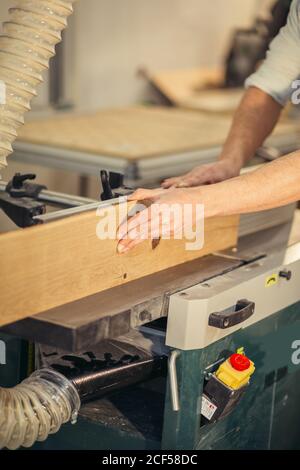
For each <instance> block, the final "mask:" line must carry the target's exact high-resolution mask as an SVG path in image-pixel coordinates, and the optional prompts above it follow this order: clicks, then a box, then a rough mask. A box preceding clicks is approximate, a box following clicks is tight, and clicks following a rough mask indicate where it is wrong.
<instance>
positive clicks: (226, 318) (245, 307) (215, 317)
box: [208, 299, 255, 330]
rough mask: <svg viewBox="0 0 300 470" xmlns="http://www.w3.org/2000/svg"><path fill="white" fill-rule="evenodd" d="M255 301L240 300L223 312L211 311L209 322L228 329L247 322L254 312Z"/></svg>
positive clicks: (216, 326)
mask: <svg viewBox="0 0 300 470" xmlns="http://www.w3.org/2000/svg"><path fill="white" fill-rule="evenodd" d="M254 310H255V303H254V302H251V301H249V300H245V299H243V300H239V301H238V302H237V303H236V305H234V306H233V307H230V308H227V309H226V310H223V311H222V312H215V313H211V315H210V316H209V321H208V324H209V326H213V327H214V328H219V329H221V330H226V329H227V328H231V327H232V326H235V325H239V324H240V323H243V322H245V321H246V320H248V318H250V317H251V316H252V315H253V314H254Z"/></svg>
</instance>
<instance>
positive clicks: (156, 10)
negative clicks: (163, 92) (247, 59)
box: [66, 0, 263, 108]
mask: <svg viewBox="0 0 300 470" xmlns="http://www.w3.org/2000/svg"><path fill="white" fill-rule="evenodd" d="M262 3H263V1H261V0H260V1H259V2H258V1H257V0H243V1H241V0H226V1H224V0H188V1H187V0H151V1H149V0H126V1H124V0H109V1H108V0H84V1H81V2H80V1H79V2H78V4H77V5H76V16H75V18H74V19H73V21H72V30H70V31H69V32H68V35H69V37H70V36H72V44H73V47H72V48H71V49H72V52H73V54H75V55H76V58H75V63H72V72H71V73H68V74H67V80H68V84H67V87H66V88H67V89H68V90H69V92H70V90H72V92H73V96H74V98H75V102H76V104H78V105H80V106H81V107H84V108H94V107H99V106H100V107H108V106H124V105H128V104H132V103H135V102H143V101H145V100H148V99H149V98H150V97H151V96H150V95H149V88H148V87H147V84H145V82H144V80H143V79H141V78H138V77H137V70H138V69H139V68H140V67H142V66H146V67H148V68H149V69H150V70H159V69H166V68H181V67H198V66H214V65H218V64H220V62H221V61H222V59H223V55H224V53H225V52H226V51H227V48H228V44H229V40H230V37H231V32H232V29H233V28H235V27H243V26H248V25H249V24H250V23H251V21H252V19H253V17H254V14H255V11H257V9H258V4H259V5H260V7H261V6H262ZM69 60H70V59H69ZM75 77H76V78H75Z"/></svg>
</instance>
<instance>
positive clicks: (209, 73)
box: [142, 67, 224, 106]
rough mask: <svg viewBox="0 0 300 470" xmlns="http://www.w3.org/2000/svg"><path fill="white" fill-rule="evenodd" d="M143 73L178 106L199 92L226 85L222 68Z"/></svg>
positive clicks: (145, 71)
mask: <svg viewBox="0 0 300 470" xmlns="http://www.w3.org/2000/svg"><path fill="white" fill-rule="evenodd" d="M142 73H143V75H144V76H145V77H146V78H147V80H149V81H150V83H152V85H154V87H156V88H157V89H158V90H159V91H160V92H161V93H162V94H163V95H164V96H165V97H166V98H168V100H170V101H171V102H172V103H173V104H175V105H177V106H180V105H181V104H182V103H184V102H185V100H187V99H189V98H190V97H191V95H193V94H195V93H196V92H197V91H200V90H203V89H212V88H214V89H216V88H221V87H222V85H223V83H224V70H223V68H222V67H218V68H206V67H197V68H191V69H171V70H158V71H156V72H153V73H152V72H151V71H149V70H143V71H142Z"/></svg>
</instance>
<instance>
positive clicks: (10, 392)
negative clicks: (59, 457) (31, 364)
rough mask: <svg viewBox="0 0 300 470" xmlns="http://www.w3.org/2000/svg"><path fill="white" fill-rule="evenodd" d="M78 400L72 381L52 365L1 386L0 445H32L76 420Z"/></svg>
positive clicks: (16, 447)
mask: <svg viewBox="0 0 300 470" xmlns="http://www.w3.org/2000/svg"><path fill="white" fill-rule="evenodd" d="M80 406H81V402H80V397H79V395H78V392H77V390H76V388H75V387H74V385H73V384H72V383H71V382H70V381H69V380H67V379H66V378H65V377H64V376H63V375H61V374H59V373H58V372H56V371H54V370H52V369H41V370H39V371H36V372H35V373H34V374H32V375H31V377H29V378H28V379H26V380H24V381H23V382H22V383H21V384H19V385H17V386H16V387H15V388H11V389H4V388H0V449H3V448H7V449H10V450H15V449H18V448H19V447H27V448H28V447H31V446H33V444H34V443H35V442H37V441H39V442H41V441H45V440H46V439H47V437H48V436H49V435H50V434H55V433H56V432H58V431H59V429H60V428H61V426H62V425H63V424H64V423H67V422H69V421H71V422H73V423H74V422H76V420H77V415H78V411H79V409H80Z"/></svg>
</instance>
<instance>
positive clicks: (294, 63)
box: [246, 0, 300, 106]
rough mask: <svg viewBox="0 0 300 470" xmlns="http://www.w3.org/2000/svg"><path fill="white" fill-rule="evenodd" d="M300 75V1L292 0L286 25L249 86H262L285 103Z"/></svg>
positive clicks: (282, 103)
mask: <svg viewBox="0 0 300 470" xmlns="http://www.w3.org/2000/svg"><path fill="white" fill-rule="evenodd" d="M299 77H300V0H293V2H292V5H291V10H290V14H289V17H288V22H287V25H286V26H285V27H284V28H282V29H281V31H280V33H279V34H278V36H277V37H276V38H275V39H274V40H273V41H272V43H271V45H270V49H269V51H268V53H267V58H266V60H265V61H264V62H263V64H262V65H261V66H260V68H259V69H258V71H257V72H256V73H254V74H253V75H251V76H250V77H249V78H248V79H247V81H246V88H249V87H251V86H254V87H257V88H260V89H261V90H263V91H264V92H265V93H268V94H269V95H271V96H272V97H273V98H274V99H275V100H276V101H277V102H278V103H279V104H281V105H282V106H284V105H285V104H286V103H287V101H288V100H289V99H290V98H291V95H292V93H293V92H294V91H295V90H294V89H293V88H292V83H293V82H294V81H295V80H297V79H298V78H299Z"/></svg>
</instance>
